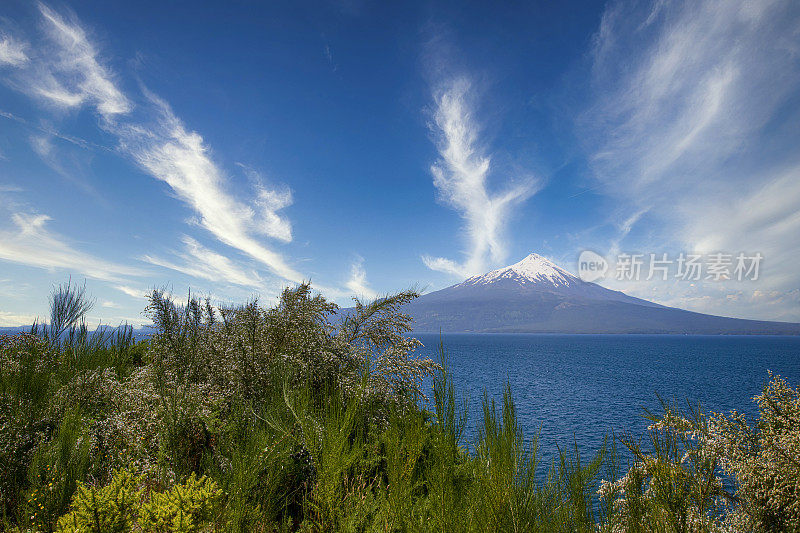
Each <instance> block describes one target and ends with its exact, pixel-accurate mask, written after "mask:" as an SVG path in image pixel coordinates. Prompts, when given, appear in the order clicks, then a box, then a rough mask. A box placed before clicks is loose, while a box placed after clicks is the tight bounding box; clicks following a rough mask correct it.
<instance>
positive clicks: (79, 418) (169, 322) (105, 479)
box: [0, 284, 800, 533]
mask: <svg viewBox="0 0 800 533" xmlns="http://www.w3.org/2000/svg"><path fill="white" fill-rule="evenodd" d="M414 297H415V294H414V292H412V291H409V292H403V293H400V294H397V295H395V296H391V297H386V298H381V299H378V300H376V301H374V302H370V303H362V302H358V301H357V302H356V306H355V308H354V309H353V310H352V312H348V313H346V314H345V315H344V316H342V315H341V314H338V315H337V307H336V306H335V305H334V304H331V303H329V302H327V301H326V300H325V299H324V298H322V297H321V296H315V295H313V294H312V292H311V290H310V287H309V286H308V285H300V286H298V287H296V288H291V289H287V290H285V291H284V292H283V294H282V295H281V298H280V301H279V303H278V304H277V305H276V306H275V307H272V308H268V309H265V308H262V307H260V306H259V305H258V303H257V302H250V303H248V304H246V305H243V306H239V307H228V308H214V307H213V306H212V305H211V303H210V302H209V301H207V300H200V299H197V298H189V299H188V300H187V301H186V302H185V303H184V304H183V305H176V304H175V303H174V302H173V301H172V300H171V299H170V298H169V297H168V296H167V295H166V294H165V293H163V292H162V291H153V293H152V294H151V295H150V304H149V305H148V308H147V312H148V313H149V315H150V316H151V318H152V320H153V322H154V324H155V325H156V327H157V331H156V333H155V334H154V335H153V336H152V337H151V338H150V339H148V340H146V341H141V342H135V341H134V339H133V336H132V334H131V330H130V329H128V328H122V329H119V330H116V331H113V332H111V331H106V332H103V331H102V330H99V331H98V332H95V333H90V332H88V331H87V329H86V327H85V325H84V324H83V317H84V316H85V314H86V312H87V311H88V309H89V308H90V307H91V305H90V302H89V300H88V299H87V298H86V296H85V294H84V292H83V290H82V289H80V288H76V287H75V286H73V285H70V284H66V285H64V286H62V287H60V288H59V289H58V290H57V291H56V292H55V293H54V295H53V298H52V301H51V317H50V321H49V322H48V324H47V325H46V326H38V327H34V329H33V331H32V332H31V334H26V335H16V336H5V337H0V508H1V510H0V512H1V513H2V514H1V515H0V528H1V529H3V530H6V531H9V530H10V531H14V530H16V531H46V532H51V531H76V532H78V531H79V532H126V531H148V532H171V531H175V532H179V531H180V532H190V531H446V532H448V533H451V532H453V533H454V532H458V531H664V532H667V531H674V532H684V531H800V395H798V390H796V389H792V388H791V387H789V385H788V384H787V383H786V382H785V381H783V380H782V379H780V378H779V377H774V378H773V379H772V381H771V382H770V383H769V384H768V385H767V386H766V387H765V388H764V390H763V393H762V394H761V395H760V396H758V397H757V398H756V401H757V402H758V406H759V412H760V417H759V418H758V419H757V420H756V421H754V423H749V422H748V421H747V420H746V419H745V417H744V416H743V415H740V414H737V413H730V414H714V413H711V414H705V413H702V412H700V411H698V410H695V409H691V408H689V409H686V410H684V411H683V412H682V411H681V410H679V409H676V408H675V407H674V406H670V405H667V404H665V405H664V409H663V412H661V413H659V414H657V415H655V414H649V415H648V416H649V417H650V418H651V420H652V425H651V426H650V427H649V429H648V433H647V435H646V438H645V439H641V438H638V437H636V436H633V435H623V436H621V437H620V438H618V439H611V440H610V442H609V443H608V444H607V445H606V446H604V447H603V448H602V449H601V450H600V451H599V452H598V453H597V454H596V455H595V456H593V457H591V458H588V459H587V458H583V457H580V455H579V454H578V451H577V449H575V448H566V449H562V450H561V451H560V455H559V458H558V459H557V460H556V461H555V462H554V463H553V464H551V465H541V464H539V462H538V460H537V446H536V436H535V435H534V436H529V437H527V438H526V437H525V436H524V435H523V433H522V431H521V429H520V425H519V422H518V420H517V415H516V410H515V406H514V401H513V398H512V391H511V390H509V389H508V388H507V389H506V391H505V394H504V395H503V398H502V401H501V402H500V404H499V405H498V404H496V403H495V400H493V399H490V398H488V397H486V396H484V398H483V409H482V419H481V422H480V424H479V430H478V435H477V438H476V440H475V442H470V443H467V442H465V439H464V426H465V421H466V405H465V402H464V401H463V400H459V398H458V397H457V393H456V391H455V390H454V387H453V384H452V381H451V379H450V375H449V374H448V370H447V360H446V357H445V356H444V350H443V349H442V350H441V354H442V357H441V360H440V361H437V362H434V361H431V360H427V359H419V358H416V357H415V356H414V355H413V352H414V349H415V348H416V347H417V346H418V343H417V341H415V340H414V339H412V338H410V337H408V336H407V335H406V334H407V333H408V332H409V331H410V330H411V321H410V318H409V317H408V316H406V315H404V314H403V313H402V306H403V304H405V303H407V302H408V301H410V300H411V299H413V298H414ZM428 377H430V378H431V380H432V384H433V386H432V390H425V387H424V383H426V381H425V379H426V378H428ZM616 443H620V445H619V446H617V444H616ZM598 489H599V490H598Z"/></svg>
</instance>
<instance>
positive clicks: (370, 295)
mask: <svg viewBox="0 0 800 533" xmlns="http://www.w3.org/2000/svg"><path fill="white" fill-rule="evenodd" d="M345 286H346V287H347V289H348V290H349V291H350V292H351V295H353V296H357V297H359V298H366V299H368V300H371V299H374V298H377V296H378V293H377V292H375V291H374V290H373V289H372V287H370V286H369V282H368V281H367V271H366V270H365V269H364V258H363V257H357V258H356V260H355V261H353V263H352V264H351V265H350V279H349V280H348V281H347V283H346V284H345Z"/></svg>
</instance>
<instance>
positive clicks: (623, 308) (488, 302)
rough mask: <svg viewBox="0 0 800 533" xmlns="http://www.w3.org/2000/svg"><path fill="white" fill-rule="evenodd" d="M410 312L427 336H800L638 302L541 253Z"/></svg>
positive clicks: (434, 296) (775, 325) (438, 294)
mask: <svg viewBox="0 0 800 533" xmlns="http://www.w3.org/2000/svg"><path fill="white" fill-rule="evenodd" d="M406 312H408V313H409V314H411V315H412V316H413V317H414V320H415V322H414V323H415V328H414V330H415V331H419V332H424V331H433V332H438V331H440V330H441V331H443V332H487V333H488V332H520V333H521V332H527V333H675V334H788V335H795V334H800V324H793V323H787V322H765V321H756V320H742V319H736V318H725V317H718V316H712V315H704V314H701V313H694V312H690V311H684V310H682V309H675V308H671V307H665V306H662V305H659V304H655V303H653V302H648V301H646V300H641V299H639V298H634V297H632V296H628V295H626V294H624V293H622V292H619V291H612V290H609V289H606V288H604V287H601V286H600V285H597V284H595V283H588V282H585V281H583V280H581V279H580V278H578V277H576V276H573V275H572V274H570V273H569V272H567V271H566V270H564V269H562V268H561V267H559V266H557V265H556V264H554V263H553V262H551V261H549V260H547V259H546V258H544V257H541V256H539V255H537V254H530V255H529V256H527V257H526V258H524V259H523V260H522V261H519V262H518V263H515V264H513V265H510V266H507V267H504V268H500V269H497V270H493V271H491V272H488V273H486V274H483V275H481V276H473V277H471V278H469V279H467V280H466V281H464V282H462V283H459V284H457V285H453V286H451V287H448V288H446V289H442V290H439V291H435V292H432V293H429V294H425V295H423V296H421V297H420V298H418V299H417V300H415V301H414V302H412V303H410V304H409V305H408V306H407V307H406Z"/></svg>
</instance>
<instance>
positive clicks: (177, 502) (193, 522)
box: [139, 474, 222, 533]
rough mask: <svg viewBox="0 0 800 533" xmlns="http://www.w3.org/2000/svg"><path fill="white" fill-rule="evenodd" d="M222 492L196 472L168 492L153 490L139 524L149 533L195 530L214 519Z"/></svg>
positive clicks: (215, 484) (141, 509)
mask: <svg viewBox="0 0 800 533" xmlns="http://www.w3.org/2000/svg"><path fill="white" fill-rule="evenodd" d="M221 498H222V491H221V490H220V488H219V487H218V486H217V483H216V482H215V481H213V480H211V479H209V478H207V477H201V478H197V476H196V475H195V474H192V475H191V476H189V478H188V479H187V480H186V481H185V482H184V483H183V484H181V485H175V486H174V487H172V488H171V489H170V490H168V491H167V492H161V493H158V492H156V493H153V494H152V495H151V496H150V500H149V501H147V502H145V503H144V504H142V506H141V507H140V508H139V527H140V528H141V530H142V531H146V532H150V533H195V532H197V531H200V530H201V529H202V528H204V527H205V526H207V525H208V524H209V523H211V522H213V521H214V518H215V512H216V511H217V510H218V508H219V503H220V500H221Z"/></svg>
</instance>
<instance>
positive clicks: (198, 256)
mask: <svg viewBox="0 0 800 533" xmlns="http://www.w3.org/2000/svg"><path fill="white" fill-rule="evenodd" d="M183 243H184V249H185V251H184V252H176V253H175V254H174V255H175V256H177V257H178V258H179V259H180V262H179V263H176V262H174V261H170V260H165V259H162V258H158V257H153V256H150V255H146V256H144V257H143V258H142V259H143V260H144V261H147V262H148V263H150V264H153V265H157V266H161V267H164V268H169V269H172V270H175V271H178V272H182V273H184V274H187V275H189V276H192V277H195V278H200V279H206V280H210V281H214V282H222V283H232V284H234V285H241V286H244V287H253V288H261V287H263V284H264V283H263V280H262V279H261V277H259V275H258V274H257V273H256V272H255V271H252V270H251V271H247V270H244V269H242V268H240V267H239V266H238V265H237V264H236V263H234V262H233V261H231V260H230V259H228V258H227V257H225V256H224V255H221V254H218V253H216V252H214V251H212V250H209V249H208V248H206V247H205V246H203V245H202V244H200V243H199V242H197V241H196V240H194V239H192V238H191V237H188V236H184V237H183Z"/></svg>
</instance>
